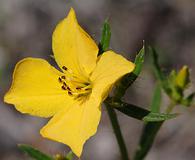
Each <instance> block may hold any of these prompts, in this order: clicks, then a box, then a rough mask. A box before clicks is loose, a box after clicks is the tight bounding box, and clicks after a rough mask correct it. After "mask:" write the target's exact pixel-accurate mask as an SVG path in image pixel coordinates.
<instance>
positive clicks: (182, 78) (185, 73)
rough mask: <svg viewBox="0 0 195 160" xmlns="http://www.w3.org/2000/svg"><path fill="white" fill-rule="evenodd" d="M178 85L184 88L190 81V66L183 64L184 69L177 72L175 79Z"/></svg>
mask: <svg viewBox="0 0 195 160" xmlns="http://www.w3.org/2000/svg"><path fill="white" fill-rule="evenodd" d="M175 83H176V86H177V87H179V88H181V89H184V88H186V87H187V85H188V84H189V83H190V73H189V68H188V66H183V67H182V69H181V70H180V71H179V73H178V74H177V77H176V79H175Z"/></svg>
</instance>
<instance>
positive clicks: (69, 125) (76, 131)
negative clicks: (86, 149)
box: [41, 97, 101, 157]
mask: <svg viewBox="0 0 195 160" xmlns="http://www.w3.org/2000/svg"><path fill="white" fill-rule="evenodd" d="M99 105H100V104H99V102H97V100H96V99H95V98H92V97H90V99H89V100H88V101H85V102H83V103H78V102H77V103H76V104H74V105H73V106H71V107H70V109H69V110H68V111H67V110H63V111H62V112H60V113H57V114H56V115H55V116H54V117H53V118H52V119H51V120H50V121H49V122H48V124H47V125H46V126H44V127H43V128H42V130H41V135H42V136H43V137H46V138H49V139H51V140H55V141H58V142H61V143H64V144H67V145H68V146H70V147H71V149H72V151H73V152H74V153H75V154H76V155H77V156H78V157H80V155H81V153H82V150H83V145H84V143H85V141H86V140H87V139H88V138H89V137H91V136H92V135H94V134H95V133H96V131H97V126H98V124H99V121H100V116H101V110H100V107H99Z"/></svg>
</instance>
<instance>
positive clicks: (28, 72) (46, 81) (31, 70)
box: [4, 58, 72, 117]
mask: <svg viewBox="0 0 195 160" xmlns="http://www.w3.org/2000/svg"><path fill="white" fill-rule="evenodd" d="M60 75H61V73H60V72H59V71H57V70H56V69H55V68H53V67H52V66H51V65H50V64H49V63H48V62H47V61H45V60H43V59H39V58H25V59H23V60H21V61H20V62H18V63H17V65H16V67H15V70H14V74H13V82H12V86H11V88H10V90H9V91H8V92H7V94H6V95H5V97H4V101H5V102H7V103H11V104H14V105H15V107H16V109H17V110H19V111H20V112H22V113H28V114H31V115H35V116H41V117H50V116H52V115H54V114H55V113H56V112H58V111H59V110H61V109H62V108H67V106H69V104H70V103H72V98H71V97H70V96H68V95H67V93H66V92H65V91H64V90H62V89H61V84H60V83H59V82H58V78H59V76H60Z"/></svg>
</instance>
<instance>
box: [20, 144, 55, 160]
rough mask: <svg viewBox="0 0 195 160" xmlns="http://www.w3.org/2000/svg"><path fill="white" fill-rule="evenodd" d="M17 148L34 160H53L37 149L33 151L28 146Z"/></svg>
mask: <svg viewBox="0 0 195 160" xmlns="http://www.w3.org/2000/svg"><path fill="white" fill-rule="evenodd" d="M18 147H19V148H20V149H21V150H22V151H23V152H25V153H27V154H28V155H29V156H30V157H31V158H34V159H35V160H54V159H53V158H52V157H50V156H49V155H46V154H45V153H42V152H40V151H39V150H38V149H35V148H33V147H31V146H29V145H26V144H19V145H18Z"/></svg>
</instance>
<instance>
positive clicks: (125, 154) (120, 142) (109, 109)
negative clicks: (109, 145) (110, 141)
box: [105, 103, 129, 160]
mask: <svg viewBox="0 0 195 160" xmlns="http://www.w3.org/2000/svg"><path fill="white" fill-rule="evenodd" d="M105 104H106V109H107V112H108V115H109V118H110V121H111V124H112V128H113V130H114V133H115V136H116V139H117V142H118V145H119V149H120V152H121V157H122V160H129V158H128V152H127V149H126V146H125V142H124V139H123V136H122V133H121V130H120V126H119V123H118V119H117V115H116V112H115V111H114V109H113V108H112V107H111V106H109V104H107V103H105Z"/></svg>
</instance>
